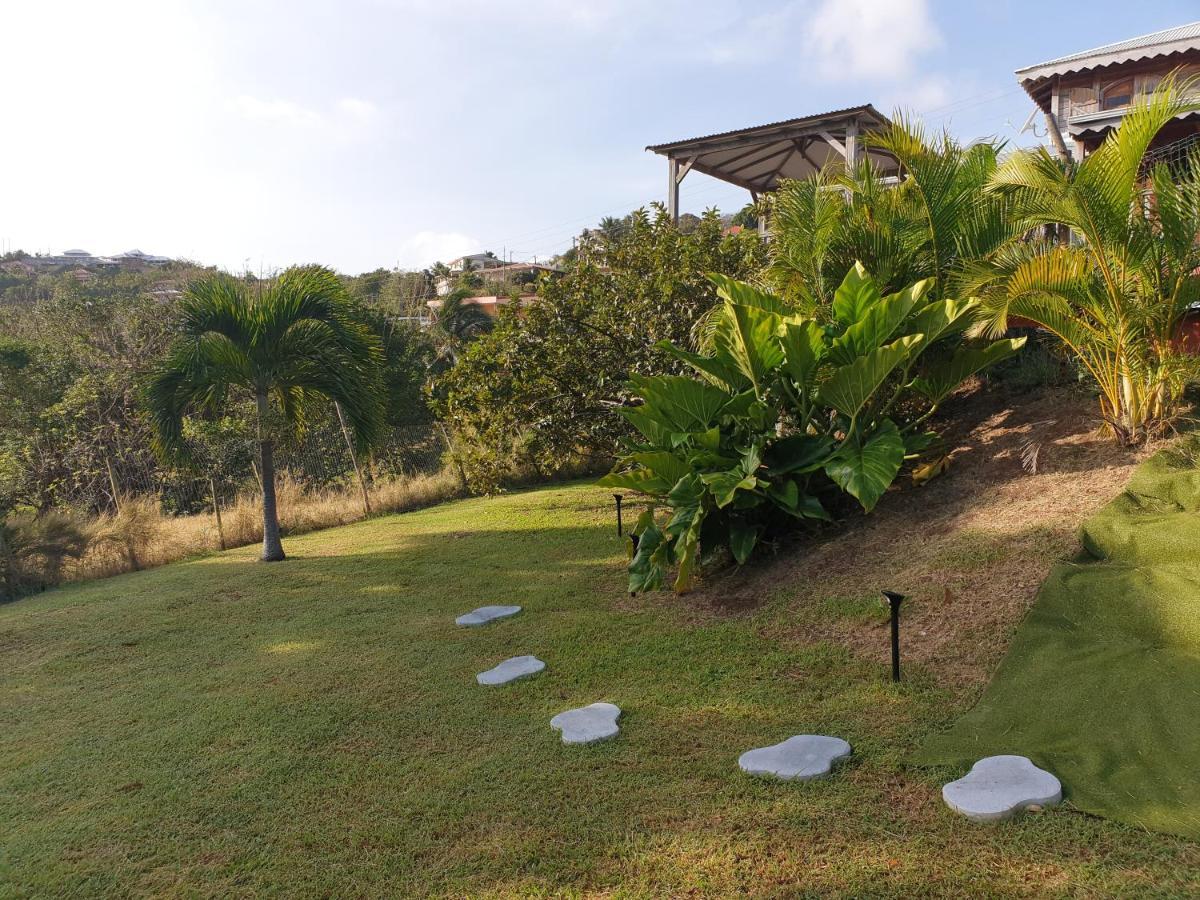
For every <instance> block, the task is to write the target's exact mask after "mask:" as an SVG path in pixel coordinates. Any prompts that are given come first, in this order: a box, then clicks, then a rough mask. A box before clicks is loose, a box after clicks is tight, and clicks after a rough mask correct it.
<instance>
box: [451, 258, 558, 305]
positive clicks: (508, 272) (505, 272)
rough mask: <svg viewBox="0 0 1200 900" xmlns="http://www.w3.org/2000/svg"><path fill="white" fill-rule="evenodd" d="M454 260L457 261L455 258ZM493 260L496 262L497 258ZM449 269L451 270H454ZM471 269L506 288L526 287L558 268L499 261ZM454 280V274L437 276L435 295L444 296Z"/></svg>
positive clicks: (556, 270) (486, 280) (499, 286)
mask: <svg viewBox="0 0 1200 900" xmlns="http://www.w3.org/2000/svg"><path fill="white" fill-rule="evenodd" d="M455 261H456V262H457V260H455ZM493 261H494V262H496V261H497V260H493ZM451 271H452V272H453V271H454V270H451ZM462 271H463V270H461V269H460V270H458V272H457V273H456V274H457V275H461V274H462ZM472 271H475V272H478V273H479V276H480V277H481V278H482V279H484V282H485V283H493V282H494V283H496V285H497V287H498V288H501V289H507V288H512V287H518V288H523V287H526V286H528V285H531V284H533V283H534V282H536V281H537V279H538V276H539V275H542V274H547V275H553V274H556V273H557V272H558V271H559V270H558V269H555V268H554V267H553V266H541V265H538V264H537V263H500V265H496V266H486V267H483V268H481V269H474V270H472ZM455 280H456V275H451V276H450V277H449V278H439V279H438V280H437V282H436V283H435V284H434V289H435V290H436V291H437V295H438V296H439V297H445V296H446V295H447V294H449V293H450V292H451V291H452V290H454V282H455Z"/></svg>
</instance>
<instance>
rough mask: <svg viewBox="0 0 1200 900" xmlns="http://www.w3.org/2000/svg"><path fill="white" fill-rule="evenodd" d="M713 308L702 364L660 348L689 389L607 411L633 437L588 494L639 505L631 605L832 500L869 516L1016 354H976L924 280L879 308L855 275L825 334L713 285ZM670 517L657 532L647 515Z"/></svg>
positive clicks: (876, 294) (663, 378)
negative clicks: (958, 397) (956, 410)
mask: <svg viewBox="0 0 1200 900" xmlns="http://www.w3.org/2000/svg"><path fill="white" fill-rule="evenodd" d="M712 279H713V281H714V283H715V284H716V285H717V286H718V292H719V294H720V296H721V297H722V298H723V300H724V305H723V306H722V307H721V308H720V310H719V313H718V314H717V315H716V316H714V317H712V320H711V322H710V323H709V343H710V345H711V350H710V351H709V352H708V353H706V354H698V353H691V352H689V351H687V350H684V349H681V348H680V347H678V346H675V345H673V344H662V345H660V346H661V349H662V350H663V351H664V352H666V353H668V354H670V355H671V356H673V357H675V358H676V359H678V360H680V361H681V362H684V363H686V364H688V365H689V366H690V367H691V368H693V369H694V370H695V371H696V372H697V373H698V376H685V375H655V376H634V377H633V378H632V379H631V381H630V388H631V390H632V391H633V393H634V394H636V395H637V396H638V397H639V398H640V399H641V403H640V404H638V405H636V406H627V407H625V408H623V409H621V410H620V412H621V414H622V415H623V416H624V417H625V419H626V420H627V421H628V422H629V423H630V424H632V425H633V426H634V428H636V429H637V431H638V432H639V433H640V434H641V441H640V442H638V443H635V444H633V445H632V446H631V448H630V449H629V451H628V452H627V453H626V454H624V455H623V456H622V457H621V459H620V461H619V463H618V465H617V467H616V469H615V470H614V471H613V472H612V473H611V474H610V475H608V476H606V477H605V478H604V479H602V481H601V484H603V485H605V486H607V487H614V488H626V489H631V490H635V491H638V492H640V493H642V494H645V495H647V496H648V497H650V498H651V500H652V503H651V505H650V506H649V508H648V509H647V510H646V512H645V513H644V514H643V515H642V516H641V517H640V519H639V520H638V523H637V525H636V527H635V529H634V533H635V534H636V535H637V536H638V538H639V540H638V543H637V549H636V553H635V554H634V556H633V560H632V562H631V564H630V567H629V573H630V580H629V587H630V590H631V591H640V590H649V589H653V588H657V587H661V586H662V584H663V582H664V579H665V576H666V572H667V570H668V568H670V567H671V566H676V567H677V569H678V572H677V576H676V579H675V589H676V590H677V591H685V590H687V589H688V588H689V587H690V585H691V583H692V580H693V578H694V575H695V573H696V570H697V568H698V566H699V565H700V559H701V550H702V549H703V551H704V554H705V556H706V558H707V557H711V556H712V554H713V553H714V552H715V551H717V550H719V549H721V548H723V547H727V548H728V549H729V551H730V552H731V553H732V555H733V558H734V559H735V560H736V561H737V562H738V563H739V564H740V563H744V562H746V560H748V559H749V558H750V555H751V554H752V553H753V551H754V549H755V547H756V545H758V544H759V542H760V541H761V540H762V539H763V538H771V537H774V536H775V535H776V534H778V533H779V532H780V531H781V530H782V529H784V528H786V527H790V526H791V525H792V524H794V523H814V522H821V521H828V520H829V519H830V518H831V514H830V511H831V508H835V507H834V504H836V503H837V502H838V500H839V498H840V497H842V496H844V495H849V496H851V497H853V498H854V499H855V500H857V501H858V503H859V504H860V505H861V506H862V508H863V509H864V510H865V511H867V512H870V511H871V510H872V509H873V508H874V506H875V504H876V503H877V502H878V501H879V498H880V497H881V496H882V495H883V493H884V491H885V490H887V488H888V486H889V485H891V483H892V482H893V481H894V480H895V478H896V475H897V474H898V473H899V471H900V468H901V466H902V465H903V463H904V460H905V458H906V457H913V456H915V455H917V454H919V453H920V452H921V451H922V450H924V449H926V448H927V447H928V446H929V445H930V444H931V442H932V441H933V439H934V438H935V437H936V436H935V435H933V434H932V433H931V432H928V431H925V430H923V429H924V426H925V423H926V422H928V420H929V418H930V416H932V414H933V413H934V411H935V410H936V409H937V408H938V406H939V404H940V403H941V402H942V401H943V400H944V399H945V398H946V397H947V396H948V395H949V394H950V393H951V392H952V391H953V390H954V389H955V388H956V387H957V386H958V385H959V384H961V383H962V381H963V380H964V379H966V378H968V377H970V376H971V375H973V374H975V373H976V372H978V371H980V370H981V369H983V368H985V367H986V366H988V365H991V364H992V363H995V362H997V361H999V360H1001V359H1004V358H1005V357H1007V356H1010V355H1012V354H1013V353H1015V352H1016V351H1017V350H1018V349H1019V348H1020V347H1021V345H1022V344H1023V343H1024V339H1008V340H1000V341H996V342H995V343H992V344H987V345H984V346H972V345H967V344H963V343H962V341H961V338H960V335H961V333H962V331H963V330H964V329H965V328H966V326H967V324H968V320H969V318H970V314H971V313H972V311H973V310H974V309H975V307H976V305H977V304H976V301H974V300H932V301H931V300H928V299H927V298H926V294H927V292H928V290H929V287H930V281H929V280H926V281H920V282H917V283H916V284H914V285H912V286H911V287H908V288H906V289H904V290H901V291H899V292H897V293H895V294H890V295H887V296H884V295H882V294H881V292H880V290H879V288H878V286H877V285H876V283H875V281H874V280H873V279H872V278H871V276H870V275H868V274H867V272H866V270H865V269H864V268H863V267H862V265H861V264H859V265H856V266H855V268H854V269H852V270H851V271H850V272H849V273H848V274H847V275H846V277H845V279H844V280H843V281H842V283H841V286H840V287H838V288H837V290H836V292H835V295H834V298H833V303H832V306H831V308H830V309H829V314H830V317H829V320H828V321H821V320H818V319H815V318H810V317H806V316H802V315H797V314H795V313H794V312H793V311H792V310H791V309H790V308H789V307H788V306H787V305H785V304H784V303H783V301H781V300H780V299H779V298H777V297H775V296H773V295H770V294H767V293H764V292H762V291H759V290H757V289H756V288H754V287H752V286H751V285H749V284H746V283H744V282H739V281H734V280H732V279H729V278H724V277H721V276H712ZM659 504H661V505H664V506H666V507H667V508H668V510H669V511H670V516H669V518H668V519H667V520H666V521H665V522H664V523H661V524H660V522H659V521H658V519H657V518H656V516H655V508H656V506H657V505H659Z"/></svg>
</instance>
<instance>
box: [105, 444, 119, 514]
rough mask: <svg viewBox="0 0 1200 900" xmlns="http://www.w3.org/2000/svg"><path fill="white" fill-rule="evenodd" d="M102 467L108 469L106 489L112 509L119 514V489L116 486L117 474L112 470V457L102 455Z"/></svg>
mask: <svg viewBox="0 0 1200 900" xmlns="http://www.w3.org/2000/svg"><path fill="white" fill-rule="evenodd" d="M104 467H105V468H106V469H108V488H109V490H110V491H111V492H112V502H113V509H115V510H116V511H117V514H118V515H120V513H121V489H120V488H119V487H118V486H117V472H116V470H115V469H114V468H113V464H112V457H111V456H109V455H108V454H107V453H105V454H104Z"/></svg>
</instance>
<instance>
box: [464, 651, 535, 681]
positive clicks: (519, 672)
mask: <svg viewBox="0 0 1200 900" xmlns="http://www.w3.org/2000/svg"><path fill="white" fill-rule="evenodd" d="M544 668H546V664H545V663H544V662H542V661H541V660H540V659H538V658H537V657H536V656H514V657H513V658H512V659H506V660H505V661H504V662H502V663H500V664H499V665H497V666H494V667H492V668H490V669H488V670H487V671H486V672H480V673H479V674H478V675H476V676H475V680H476V681H478V682H479V683H480V684H489V685H494V684H508V683H509V682H512V681H519V680H520V679H522V678H528V677H530V676H531V675H536V674H537V673H538V672H540V671H542V669H544Z"/></svg>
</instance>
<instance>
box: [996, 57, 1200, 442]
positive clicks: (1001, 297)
mask: <svg viewBox="0 0 1200 900" xmlns="http://www.w3.org/2000/svg"><path fill="white" fill-rule="evenodd" d="M1198 83H1200V81H1197V80H1196V79H1192V80H1188V81H1184V82H1179V81H1177V80H1176V79H1174V78H1167V79H1165V80H1164V81H1163V82H1162V84H1161V85H1160V87H1159V89H1158V90H1157V91H1155V92H1154V93H1153V94H1151V95H1149V96H1147V97H1146V98H1145V99H1143V100H1139V101H1138V102H1136V103H1134V105H1133V106H1132V107H1131V108H1130V110H1129V111H1128V112H1127V113H1126V114H1125V116H1124V118H1123V120H1122V123H1121V125H1120V127H1119V128H1118V129H1117V130H1116V131H1114V132H1113V133H1112V134H1110V135H1109V137H1108V138H1107V139H1106V140H1105V141H1104V143H1103V144H1101V145H1100V147H1099V148H1098V149H1097V150H1096V151H1095V152H1094V153H1092V154H1091V155H1090V156H1088V157H1087V158H1086V159H1084V160H1083V161H1082V162H1080V163H1078V164H1074V163H1067V164H1064V163H1062V162H1061V161H1060V160H1059V159H1058V158H1056V157H1054V156H1051V155H1050V153H1049V152H1048V151H1047V150H1046V149H1045V148H1041V149H1038V150H1030V151H1023V152H1019V153H1015V154H1013V155H1012V156H1011V157H1010V158H1009V159H1007V160H1006V161H1005V162H1004V163H1003V164H1002V165H1001V166H1000V168H999V169H998V170H997V171H996V172H995V173H994V175H993V176H992V177H991V183H990V188H991V191H992V193H993V194H995V195H999V196H1002V197H1005V198H1007V199H1008V200H1010V201H1011V203H1012V205H1013V211H1014V218H1015V221H1016V222H1017V224H1018V225H1019V226H1020V228H1021V230H1023V231H1024V230H1044V229H1043V226H1048V225H1055V224H1062V225H1066V226H1067V227H1069V228H1070V230H1071V232H1072V233H1073V234H1074V235H1076V236H1077V240H1075V241H1072V242H1070V243H1065V242H1060V241H1057V240H1049V239H1031V240H1021V241H1013V242H1011V243H1009V244H1008V245H1007V246H1005V247H1004V248H1003V250H1002V251H1000V252H998V253H996V254H994V255H993V256H992V257H991V258H989V259H988V260H987V261H986V262H985V263H981V264H979V265H977V266H975V267H974V269H973V275H974V284H973V287H974V288H975V289H976V290H978V291H981V292H983V294H984V297H985V318H984V319H983V321H982V325H981V330H983V331H987V332H989V333H992V334H999V333H1001V332H1003V331H1004V330H1005V329H1006V328H1007V327H1008V323H1009V319H1010V318H1011V317H1016V316H1020V317H1021V318H1023V319H1026V320H1028V321H1031V322H1034V323H1036V324H1037V325H1038V326H1040V327H1042V328H1044V329H1045V330H1047V331H1049V332H1050V333H1051V334H1053V335H1055V336H1056V337H1057V338H1058V339H1059V340H1060V341H1061V342H1062V343H1063V344H1064V345H1065V346H1066V348H1067V349H1068V350H1069V351H1070V352H1071V353H1072V354H1073V355H1074V356H1075V357H1076V358H1077V359H1078V360H1079V361H1080V362H1081V363H1082V364H1083V366H1084V367H1085V368H1086V369H1087V371H1088V372H1089V373H1091V376H1092V378H1094V379H1095V381H1096V384H1097V385H1098V386H1099V389H1100V413H1101V416H1102V417H1103V419H1104V421H1105V423H1106V424H1107V427H1108V428H1109V429H1110V430H1111V431H1112V433H1113V435H1114V436H1115V437H1116V439H1117V440H1118V441H1119V442H1121V443H1124V444H1137V443H1140V442H1141V441H1143V440H1144V439H1145V438H1146V437H1147V436H1148V435H1149V434H1151V433H1152V432H1153V431H1154V430H1155V429H1156V427H1158V426H1159V425H1161V424H1162V423H1163V422H1164V421H1165V420H1166V419H1168V418H1169V417H1170V416H1171V414H1172V413H1173V411H1174V407H1175V405H1176V403H1177V401H1178V398H1179V394H1180V392H1181V391H1182V388H1183V386H1184V384H1185V383H1186V381H1187V380H1188V379H1189V378H1190V377H1192V376H1194V375H1195V373H1196V370H1197V364H1196V360H1195V359H1194V358H1193V357H1188V356H1185V355H1183V354H1181V353H1180V352H1179V350H1178V348H1177V346H1176V341H1175V338H1176V332H1177V328H1178V325H1179V322H1180V319H1181V318H1182V317H1183V315H1184V314H1185V313H1186V312H1187V311H1188V310H1189V309H1190V308H1191V306H1192V304H1194V303H1196V302H1197V301H1198V300H1200V278H1198V277H1197V275H1196V271H1197V268H1198V267H1200V245H1198V244H1197V240H1196V236H1197V234H1200V155H1195V154H1194V155H1193V156H1192V158H1191V160H1190V164H1189V165H1187V166H1184V167H1182V170H1181V171H1178V172H1172V171H1171V170H1170V169H1169V168H1168V167H1167V166H1166V165H1165V164H1158V165H1155V166H1153V167H1152V168H1151V169H1150V171H1149V172H1148V173H1147V172H1145V170H1144V165H1143V158H1144V157H1145V155H1146V151H1147V150H1148V149H1149V146H1150V142H1151V141H1152V140H1153V139H1154V137H1155V135H1157V134H1158V132H1159V131H1160V130H1161V129H1162V128H1163V126H1165V125H1166V124H1167V123H1169V122H1171V121H1173V120H1174V119H1175V118H1176V117H1178V116H1180V115H1182V114H1184V113H1187V112H1195V111H1197V110H1200V102H1197V101H1195V100H1191V99H1188V98H1189V96H1194V92H1195V87H1196V86H1197V84H1198Z"/></svg>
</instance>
